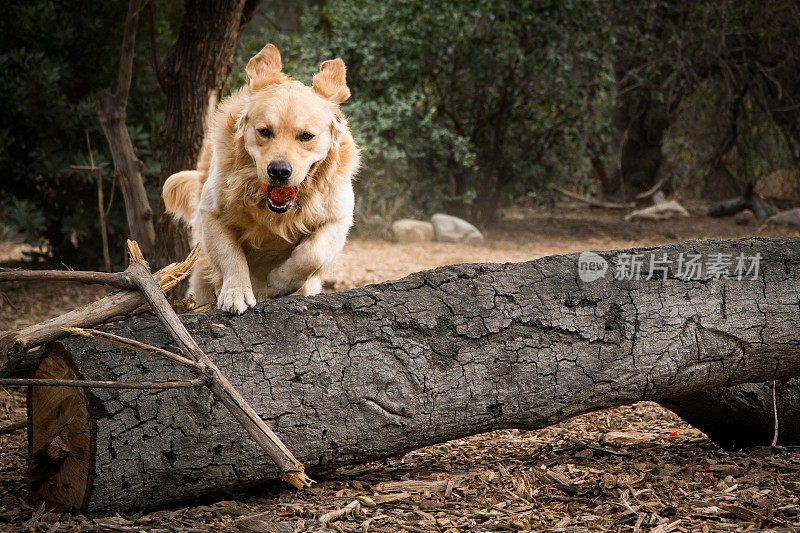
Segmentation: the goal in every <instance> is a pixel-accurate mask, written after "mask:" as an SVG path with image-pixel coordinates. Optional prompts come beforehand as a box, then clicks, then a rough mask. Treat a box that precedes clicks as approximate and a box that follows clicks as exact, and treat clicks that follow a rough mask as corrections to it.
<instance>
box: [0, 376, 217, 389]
mask: <svg viewBox="0 0 800 533" xmlns="http://www.w3.org/2000/svg"><path fill="white" fill-rule="evenodd" d="M205 384H206V380H205V379H203V378H197V379H187V380H176V381H92V380H88V379H47V378H0V386H11V387H40V386H41V387H87V388H92V389H188V388H192V387H202V386H203V385H205Z"/></svg>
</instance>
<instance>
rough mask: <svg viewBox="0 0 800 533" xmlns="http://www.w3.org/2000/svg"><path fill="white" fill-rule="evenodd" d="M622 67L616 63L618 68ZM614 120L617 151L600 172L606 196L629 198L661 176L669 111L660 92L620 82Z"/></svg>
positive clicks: (621, 73) (622, 71) (624, 70)
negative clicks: (647, 90) (661, 101)
mask: <svg viewBox="0 0 800 533" xmlns="http://www.w3.org/2000/svg"><path fill="white" fill-rule="evenodd" d="M622 68H623V67H620V66H619V65H618V66H617V70H619V69H622ZM627 74H628V70H627V69H623V70H621V71H618V72H617V79H622V78H625V76H626V75H627ZM612 120H613V124H614V139H613V150H614V153H613V159H612V161H611V163H610V164H609V165H608V168H607V169H605V170H604V172H603V173H600V174H599V177H600V178H601V187H602V191H603V194H604V195H605V196H620V197H623V198H628V199H630V198H633V197H635V196H636V195H637V194H639V193H641V192H644V191H646V190H648V189H649V188H651V187H652V186H653V185H655V184H656V182H658V180H659V178H660V176H661V164H662V162H663V159H664V157H663V154H662V152H661V145H662V143H663V142H664V137H665V136H666V134H667V128H668V127H669V119H668V111H667V107H666V106H665V105H664V104H662V103H660V102H658V100H657V95H654V94H647V93H646V89H643V90H635V89H633V88H631V87H627V86H626V84H625V83H620V82H618V83H617V103H616V107H615V108H614V113H613V116H612ZM603 178H605V179H603Z"/></svg>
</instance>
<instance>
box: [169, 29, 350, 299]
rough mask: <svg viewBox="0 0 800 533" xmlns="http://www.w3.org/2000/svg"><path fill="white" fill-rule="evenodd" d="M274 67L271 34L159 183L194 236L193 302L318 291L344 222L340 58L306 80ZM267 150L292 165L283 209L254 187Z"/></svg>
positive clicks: (345, 152)
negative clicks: (293, 193)
mask: <svg viewBox="0 0 800 533" xmlns="http://www.w3.org/2000/svg"><path fill="white" fill-rule="evenodd" d="M281 68H282V67H281V60H280V54H279V53H278V50H277V49H276V48H275V47H274V46H273V45H271V44H268V45H267V46H265V47H264V49H263V50H262V51H261V52H259V53H258V54H257V55H256V56H255V57H253V58H252V59H251V60H250V62H249V63H248V65H247V75H248V84H247V85H246V86H245V87H243V88H242V89H240V90H239V91H238V92H236V93H234V94H233V95H232V96H230V97H229V98H227V99H226V100H224V101H222V102H221V103H220V105H219V106H218V108H217V111H216V113H215V114H214V117H213V120H212V123H211V127H210V135H209V139H208V143H207V144H206V146H204V155H203V156H201V158H200V162H199V163H198V169H197V170H194V171H183V172H179V173H177V174H173V175H172V176H170V177H169V179H168V180H167V181H166V182H165V183H164V189H163V197H164V203H165V205H166V207H167V210H168V211H169V212H170V213H172V214H173V215H174V216H175V217H176V218H179V219H181V220H184V221H185V222H187V223H188V224H189V225H190V226H191V229H192V240H193V241H194V242H199V243H200V257H199V259H198V261H197V264H196V266H195V268H194V270H193V272H192V275H191V278H190V282H189V291H188V292H189V294H191V295H192V296H193V297H194V299H195V301H196V302H197V303H198V304H201V305H202V304H206V303H210V302H216V304H217V307H219V308H221V309H224V310H225V311H228V312H232V313H237V314H239V313H242V312H244V311H245V310H246V309H247V308H248V307H251V306H253V305H255V303H256V301H259V300H263V299H266V298H275V297H278V296H284V295H287V294H292V293H294V292H298V291H299V292H300V293H301V294H316V293H318V292H319V291H320V290H321V285H322V282H321V277H320V276H321V273H322V271H323V269H324V268H325V267H326V266H328V265H329V264H330V263H331V262H332V261H333V260H334V259H335V258H336V256H337V255H338V254H339V252H340V251H341V249H342V247H343V246H344V242H345V238H346V236H347V232H348V230H349V228H350V226H351V225H352V223H353V188H352V184H351V180H352V177H353V174H354V173H355V171H356V169H357V167H358V162H359V154H358V148H357V147H356V145H355V143H354V142H353V137H352V135H351V134H350V131H349V129H348V126H347V121H346V119H345V118H344V117H343V116H342V114H341V112H340V111H339V104H340V103H342V102H343V101H344V100H346V99H347V97H349V95H350V91H349V90H348V89H347V85H346V82H345V66H344V63H343V62H342V60H341V59H335V60H333V61H325V62H324V63H323V64H322V66H321V69H320V72H319V73H318V74H316V75H315V76H314V81H313V86H312V87H308V86H306V85H303V84H302V83H300V82H298V81H295V80H293V79H291V78H289V77H288V76H286V75H285V74H283V73H282V72H281ZM264 132H269V133H270V135H269V136H265V135H264ZM304 133H307V134H311V135H313V138H311V139H310V140H308V139H304V138H303V134H304ZM276 160H281V161H288V162H289V163H291V166H292V168H293V172H292V175H291V177H290V178H289V180H288V181H287V182H282V183H280V185H296V186H298V187H299V192H298V195H297V198H296V204H295V206H294V207H293V208H291V209H290V210H289V211H287V212H285V213H275V212H272V211H270V210H269V208H268V207H267V205H266V196H265V194H264V191H263V190H262V188H261V186H262V184H270V183H272V182H271V178H270V177H269V176H268V175H267V165H269V163H270V162H271V161H276ZM206 169H207V170H206Z"/></svg>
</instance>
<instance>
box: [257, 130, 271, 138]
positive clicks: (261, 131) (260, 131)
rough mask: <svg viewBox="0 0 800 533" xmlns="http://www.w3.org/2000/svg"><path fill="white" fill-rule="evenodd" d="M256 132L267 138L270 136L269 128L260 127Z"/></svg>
mask: <svg viewBox="0 0 800 533" xmlns="http://www.w3.org/2000/svg"><path fill="white" fill-rule="evenodd" d="M258 134H259V135H261V136H262V137H265V138H267V139H269V138H270V137H272V130H271V129H269V128H261V129H260V130H258Z"/></svg>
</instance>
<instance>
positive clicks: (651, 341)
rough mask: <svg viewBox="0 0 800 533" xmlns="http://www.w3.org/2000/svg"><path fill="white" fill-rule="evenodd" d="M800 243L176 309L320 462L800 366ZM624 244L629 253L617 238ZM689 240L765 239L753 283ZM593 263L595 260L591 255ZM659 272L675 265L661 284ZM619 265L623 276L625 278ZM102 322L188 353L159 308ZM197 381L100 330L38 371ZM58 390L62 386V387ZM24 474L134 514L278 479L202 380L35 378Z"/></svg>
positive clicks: (536, 265) (274, 423)
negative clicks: (155, 314) (721, 269)
mask: <svg viewBox="0 0 800 533" xmlns="http://www.w3.org/2000/svg"><path fill="white" fill-rule="evenodd" d="M798 244H799V243H798V241H797V240H791V239H742V240H737V241H727V242H719V241H705V242H687V243H682V244H676V245H667V246H662V247H658V248H652V249H643V250H636V251H635V252H636V253H639V254H642V255H643V256H649V255H650V254H655V255H654V257H657V258H658V260H659V261H660V263H659V265H662V267H663V265H664V264H665V261H668V262H671V264H672V265H673V266H670V267H668V268H665V269H664V270H663V271H661V270H658V266H656V267H654V268H653V272H652V274H653V276H651V277H652V279H650V280H647V279H644V278H646V277H647V275H648V274H649V273H651V272H650V265H649V264H647V263H645V265H644V267H643V268H642V270H641V275H642V279H640V280H632V279H616V278H615V277H614V276H612V272H615V271H619V268H620V265H624V264H625V261H624V260H623V259H622V256H623V253H622V252H606V253H602V254H600V255H601V256H602V258H603V259H602V260H601V262H602V261H605V262H607V263H609V264H608V271H607V272H606V275H605V276H602V277H599V279H597V280H595V281H592V282H584V281H581V279H580V278H579V276H578V256H577V255H568V256H553V257H546V258H542V259H539V260H536V261H531V262H527V263H520V264H505V265H498V264H468V265H452V266H447V267H442V268H438V269H436V270H432V271H426V272H420V273H417V274H413V275H411V276H409V277H407V278H404V279H402V280H399V281H394V282H388V283H383V284H379V285H372V286H368V287H363V288H359V289H354V290H351V291H347V292H342V293H335V294H327V295H320V296H315V297H288V298H282V299H279V300H273V301H269V302H265V303H262V304H259V305H258V306H257V307H256V308H255V309H252V310H250V311H248V312H247V313H245V314H244V315H242V316H231V315H227V314H224V313H222V312H219V311H213V312H210V313H193V314H190V315H184V316H183V317H182V321H183V322H184V324H185V325H186V327H187V328H188V330H189V331H190V332H191V334H192V335H193V337H194V338H196V339H198V341H199V342H200V344H201V345H202V347H203V350H204V351H205V353H206V354H207V355H208V356H209V357H210V359H211V360H212V361H214V362H215V363H216V364H217V365H218V366H219V368H220V370H221V371H222V373H224V374H225V375H226V376H227V377H228V378H229V380H230V381H231V383H232V384H233V385H234V386H235V387H236V388H237V389H238V390H239V391H241V392H242V394H243V396H244V397H246V398H247V399H248V401H249V402H250V403H251V405H252V406H253V408H254V409H255V410H256V412H257V413H258V414H259V415H260V416H261V418H263V419H264V420H266V421H267V422H268V423H269V424H270V426H271V427H273V428H274V429H275V431H276V432H277V433H279V434H280V435H281V437H282V439H283V440H284V442H285V443H286V445H287V446H288V447H289V448H290V449H292V451H293V452H294V453H295V455H296V457H297V458H298V459H299V460H300V461H302V462H304V463H305V464H306V465H307V467H308V469H309V471H310V472H314V471H316V472H320V471H324V470H329V469H332V468H336V467H338V466H342V465H349V464H355V463H361V462H366V461H370V460H375V459H380V458H383V457H387V456H391V455H397V454H400V453H403V452H405V451H409V450H412V449H416V448H420V447H422V446H426V445H430V444H434V443H439V442H443V441H447V440H450V439H454V438H458V437H463V436H466V435H472V434H476V433H481V432H484V431H489V430H492V429H500V428H520V429H536V428H541V427H545V426H548V425H551V424H554V423H556V422H559V421H561V420H564V419H566V418H569V417H571V416H575V415H578V414H581V413H585V412H589V411H593V410H597V409H602V408H607V407H612V406H617V405H623V404H630V403H634V402H638V401H640V400H654V401H665V400H668V399H670V398H675V397H680V396H686V395H691V394H695V393H700V392H702V391H707V390H710V389H714V388H719V387H723V386H729V385H734V384H738V383H746V382H763V381H768V380H772V379H783V378H789V377H791V376H793V375H796V374H798V373H800V350H798V345H800V328H798V326H800V306H798V301H800V246H798ZM624 252H625V253H626V254H628V255H630V254H631V253H632V251H630V250H628V251H624ZM679 254H698V255H701V256H705V257H713V256H715V255H716V254H729V256H730V257H736V256H737V255H739V254H747V255H748V256H755V255H756V254H760V262H759V269H758V270H757V271H756V272H755V274H754V275H753V276H752V279H751V278H750V277H747V279H741V280H740V279H735V278H733V279H725V278H722V279H713V278H712V279H697V280H695V279H684V278H683V277H679V276H676V274H679V272H678V271H677V270H676V267H675V266H674V265H676V264H677V263H678V258H679V257H680V256H679ZM594 260H595V261H598V259H597V258H595V259H594ZM662 275H663V278H664V279H662ZM620 277H624V276H620ZM104 330H105V331H108V332H111V333H113V334H117V335H121V336H123V337H128V338H134V339H137V340H139V341H141V342H144V343H147V344H149V345H153V346H160V347H164V348H165V349H168V350H170V351H172V352H174V351H176V350H175V349H174V345H172V344H171V339H170V337H169V336H168V335H167V334H166V333H164V332H163V331H162V328H161V327H160V324H159V323H158V322H157V321H156V320H154V319H151V318H137V319H133V320H129V321H127V322H124V323H120V324H115V325H112V326H107V327H106V328H104ZM148 376H149V377H150V378H152V377H153V376H157V377H159V378H169V379H172V380H186V379H189V378H191V374H190V373H189V370H188V369H185V368H176V367H174V366H173V365H171V364H170V363H169V362H166V361H163V360H156V359H152V358H146V357H140V356H139V355H138V354H136V353H135V352H132V351H131V350H129V349H127V348H123V347H119V346H115V345H111V344H107V343H104V342H102V341H100V340H96V339H93V338H84V337H80V338H76V337H73V338H66V339H62V340H60V341H59V342H55V343H51V344H49V345H48V346H47V348H46V351H45V354H44V356H43V358H42V360H41V362H40V364H39V366H38V368H37V370H36V373H35V377H41V378H55V379H91V380H118V381H137V380H144V379H145V378H146V377H148ZM54 391H58V394H53V393H54ZM28 420H29V428H28V430H29V435H30V439H29V446H30V452H31V453H30V458H31V459H30V475H31V489H32V494H33V496H34V498H35V499H36V500H37V501H47V502H51V503H56V504H59V505H61V506H66V507H70V508H72V509H75V510H80V511H81V512H88V513H102V512H114V511H116V512H127V511H133V510H143V509H147V508H152V507H157V506H164V505H168V504H171V503H177V502H181V501H187V500H194V499H196V498H198V497H200V496H203V495H208V494H212V493H219V492H225V491H231V490H235V489H241V488H245V487H248V486H253V485H257V484H259V483H263V482H264V481H266V480H270V479H275V478H278V477H279V476H280V470H279V469H278V468H277V467H276V466H275V465H274V464H273V463H272V462H271V461H270V460H269V459H268V458H267V457H265V456H264V454H263V453H262V452H261V450H260V448H258V447H257V446H256V445H255V444H254V442H253V441H252V440H251V439H250V438H249V437H248V435H247V433H246V432H245V431H244V430H243V429H242V428H241V427H240V426H239V425H238V424H237V422H236V420H235V419H234V418H233V417H232V416H231V415H230V414H229V413H228V412H227V411H226V410H225V409H224V408H223V406H222V405H220V404H219V403H218V402H216V401H214V399H213V397H212V395H211V394H210V393H209V392H208V391H207V390H205V389H170V390H136V391H134V390H110V389H97V390H94V389H76V388H70V387H63V388H54V387H51V388H45V387H31V392H30V393H29V398H28ZM701 429H702V427H701Z"/></svg>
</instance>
